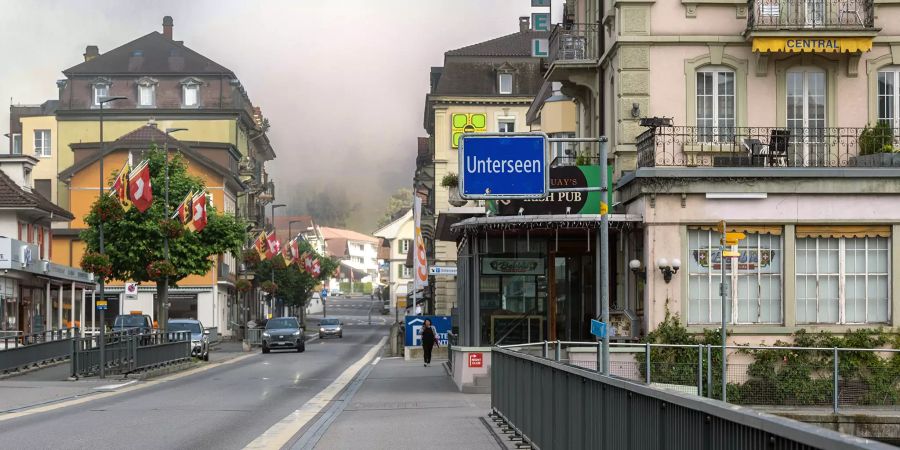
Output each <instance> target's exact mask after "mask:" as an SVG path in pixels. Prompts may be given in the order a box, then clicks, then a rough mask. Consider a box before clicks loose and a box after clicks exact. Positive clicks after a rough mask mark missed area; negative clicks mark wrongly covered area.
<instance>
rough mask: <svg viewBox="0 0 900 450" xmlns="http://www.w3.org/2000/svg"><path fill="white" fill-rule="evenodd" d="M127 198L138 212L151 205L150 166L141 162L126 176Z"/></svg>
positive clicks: (146, 162) (145, 162)
mask: <svg viewBox="0 0 900 450" xmlns="http://www.w3.org/2000/svg"><path fill="white" fill-rule="evenodd" d="M128 197H129V198H130V199H131V203H132V204H134V207H135V208H137V209H138V211H140V212H144V211H146V210H147V208H149V207H150V206H151V205H153V186H152V185H151V184H150V164H149V162H148V161H146V160H145V161H143V162H141V163H140V164H138V165H137V167H135V168H134V169H131V173H130V174H129V175H128Z"/></svg>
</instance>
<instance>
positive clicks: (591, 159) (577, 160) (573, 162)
mask: <svg viewBox="0 0 900 450" xmlns="http://www.w3.org/2000/svg"><path fill="white" fill-rule="evenodd" d="M599 164H600V158H599V157H598V156H597V155H574V156H557V157H556V158H553V161H550V167H569V166H597V165H599Z"/></svg>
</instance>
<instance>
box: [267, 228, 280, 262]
mask: <svg viewBox="0 0 900 450" xmlns="http://www.w3.org/2000/svg"><path fill="white" fill-rule="evenodd" d="M266 243H267V244H268V245H269V250H268V251H267V252H266V257H268V258H272V257H274V256H275V255H277V254H278V252H279V251H281V243H280V242H278V237H277V236H275V232H274V231H271V232H269V234H267V235H266Z"/></svg>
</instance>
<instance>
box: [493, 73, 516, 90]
mask: <svg viewBox="0 0 900 450" xmlns="http://www.w3.org/2000/svg"><path fill="white" fill-rule="evenodd" d="M497 91H498V92H500V93H501V94H512V91H513V74H511V73H499V74H497Z"/></svg>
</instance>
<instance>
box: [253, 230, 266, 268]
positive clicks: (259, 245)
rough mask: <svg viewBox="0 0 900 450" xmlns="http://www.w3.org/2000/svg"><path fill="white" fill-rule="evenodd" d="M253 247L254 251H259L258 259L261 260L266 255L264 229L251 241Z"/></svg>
mask: <svg viewBox="0 0 900 450" xmlns="http://www.w3.org/2000/svg"><path fill="white" fill-rule="evenodd" d="M253 248H254V249H255V250H256V253H259V259H260V261H263V260H265V259H266V258H267V257H268V254H267V250H268V244H266V232H265V231H262V232H260V233H259V237H257V238H256V240H255V241H253Z"/></svg>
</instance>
